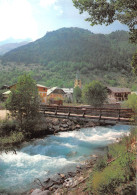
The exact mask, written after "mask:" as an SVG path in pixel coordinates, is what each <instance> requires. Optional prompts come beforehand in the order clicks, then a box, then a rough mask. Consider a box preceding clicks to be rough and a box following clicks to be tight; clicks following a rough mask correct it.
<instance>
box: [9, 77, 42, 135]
mask: <svg viewBox="0 0 137 195" xmlns="http://www.w3.org/2000/svg"><path fill="white" fill-rule="evenodd" d="M6 108H7V109H8V110H9V111H10V112H11V114H12V116H14V117H15V118H16V120H17V122H18V126H19V128H20V129H21V130H24V131H27V132H29V133H31V132H32V130H33V128H34V126H35V125H36V123H37V121H38V117H39V96H38V90H37V86H36V83H35V81H34V80H33V79H32V78H31V77H30V75H27V74H24V75H23V76H21V77H19V79H18V82H17V84H16V87H15V89H12V90H11V93H10V96H9V98H8V100H7V102H6Z"/></svg>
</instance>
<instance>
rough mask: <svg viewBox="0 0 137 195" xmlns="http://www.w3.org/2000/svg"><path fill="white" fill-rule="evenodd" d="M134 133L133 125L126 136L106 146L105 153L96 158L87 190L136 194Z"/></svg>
mask: <svg viewBox="0 0 137 195" xmlns="http://www.w3.org/2000/svg"><path fill="white" fill-rule="evenodd" d="M136 135H137V128H136V127H134V128H133V129H132V130H131V132H130V134H129V135H128V136H124V137H122V138H120V139H119V142H118V143H113V144H111V145H109V146H108V147H107V151H106V154H105V155H104V156H103V158H102V157H101V158H100V159H98V161H97V163H96V165H95V167H94V169H93V171H92V173H90V177H89V180H88V181H87V183H86V185H87V192H88V193H90V194H94V195H101V194H108V195H111V194H117V195H118V194H121V195H122V194H123V195H126V194H127V195H129V194H130V195H132V194H133V195H134V194H136V182H135V175H136V167H135V166H136Z"/></svg>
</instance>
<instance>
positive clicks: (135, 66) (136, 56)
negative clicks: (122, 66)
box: [131, 51, 137, 75]
mask: <svg viewBox="0 0 137 195" xmlns="http://www.w3.org/2000/svg"><path fill="white" fill-rule="evenodd" d="M131 65H132V67H133V70H134V72H135V74H136V75H137V51H136V53H135V54H134V55H133V59H132V62H131Z"/></svg>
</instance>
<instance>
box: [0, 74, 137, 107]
mask: <svg viewBox="0 0 137 195" xmlns="http://www.w3.org/2000/svg"><path fill="white" fill-rule="evenodd" d="M36 85H37V89H38V94H39V97H40V102H41V105H51V104H54V105H55V104H57V105H64V103H74V94H73V92H74V89H75V88H76V87H79V88H80V89H81V90H82V82H81V79H79V78H78V77H77V76H76V79H75V81H74V88H60V87H57V86H56V87H51V88H50V87H46V86H44V85H41V84H36ZM1 89H7V91H6V92H4V93H2V98H3V101H6V100H7V98H8V96H9V94H10V93H11V90H12V89H16V84H14V85H11V86H7V85H5V86H2V87H1ZM106 90H107V94H108V95H107V101H106V103H105V105H106V106H107V107H112V106H117V107H120V105H121V103H122V102H124V101H126V100H127V99H128V95H130V94H137V92H133V91H132V92H131V90H130V89H129V88H120V87H110V86H106Z"/></svg>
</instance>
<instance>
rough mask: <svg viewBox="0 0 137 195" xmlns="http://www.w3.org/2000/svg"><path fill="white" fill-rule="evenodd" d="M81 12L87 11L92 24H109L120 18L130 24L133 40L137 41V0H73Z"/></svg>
mask: <svg viewBox="0 0 137 195" xmlns="http://www.w3.org/2000/svg"><path fill="white" fill-rule="evenodd" d="M73 3H74V6H75V7H76V8H78V9H79V10H80V13H83V12H87V13H88V14H89V17H88V18H87V19H86V21H89V22H91V25H97V24H106V25H109V24H111V23H113V22H114V21H116V20H118V21H120V22H121V23H122V24H125V25H127V26H128V28H129V30H130V40H131V42H134V43H137V29H136V25H137V0H73Z"/></svg>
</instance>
